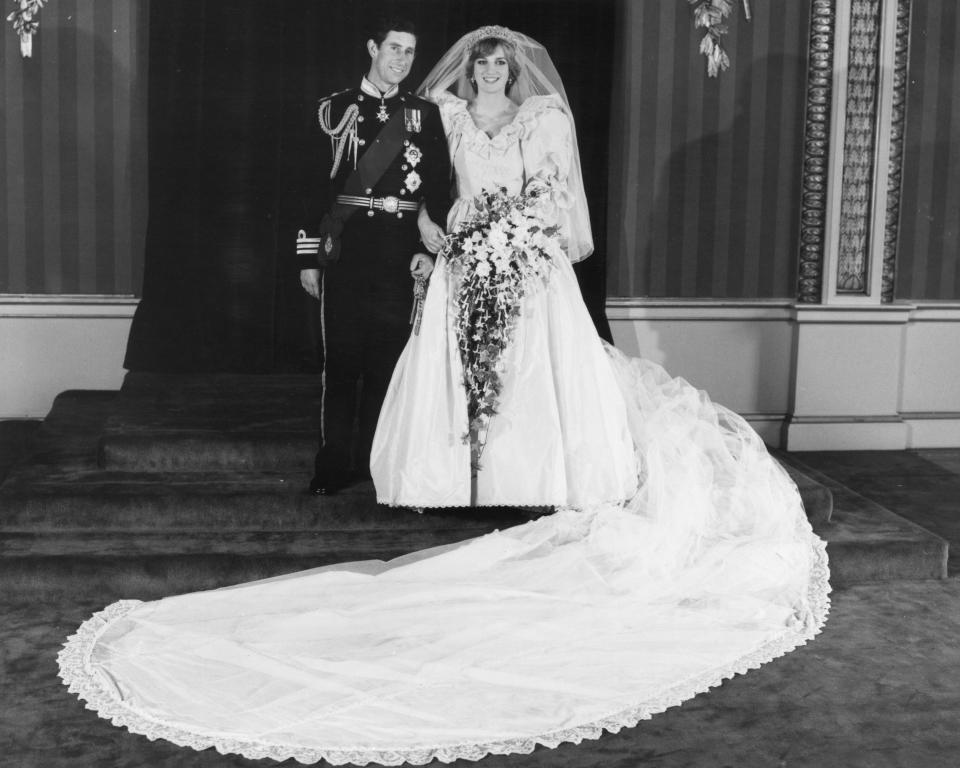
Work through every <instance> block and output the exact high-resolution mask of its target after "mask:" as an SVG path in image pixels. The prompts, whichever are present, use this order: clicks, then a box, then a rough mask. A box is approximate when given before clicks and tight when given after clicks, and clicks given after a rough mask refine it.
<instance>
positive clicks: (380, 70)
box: [367, 31, 417, 91]
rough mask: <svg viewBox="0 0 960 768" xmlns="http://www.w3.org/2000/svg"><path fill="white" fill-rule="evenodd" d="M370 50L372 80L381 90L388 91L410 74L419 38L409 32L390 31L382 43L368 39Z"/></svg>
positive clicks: (368, 77)
mask: <svg viewBox="0 0 960 768" xmlns="http://www.w3.org/2000/svg"><path fill="white" fill-rule="evenodd" d="M367 50H368V51H369V52H370V59H371V62H370V74H369V75H367V79H368V80H370V82H371V83H373V84H374V85H375V86H377V88H379V89H380V90H381V91H387V90H389V89H390V88H392V87H393V86H395V85H398V84H399V83H400V82H402V81H403V78H405V77H406V76H407V75H408V74H410V67H411V66H412V65H413V58H414V56H415V55H416V53H417V38H415V37H414V36H413V35H411V34H410V33H409V32H393V31H391V32H388V33H387V36H386V37H385V38H384V39H383V42H382V43H381V44H380V45H377V44H376V43H375V42H373V40H368V41H367Z"/></svg>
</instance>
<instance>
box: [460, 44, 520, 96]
mask: <svg viewBox="0 0 960 768" xmlns="http://www.w3.org/2000/svg"><path fill="white" fill-rule="evenodd" d="M498 45H499V46H501V47H502V48H503V58H505V59H506V60H507V68H508V69H509V70H510V79H509V80H507V87H506V89H505V90H504V93H507V94H509V93H510V88H511V87H512V86H513V84H514V83H515V82H517V78H518V77H520V63H519V62H518V61H517V47H516V46H515V45H514V44H513V43H511V42H510V41H509V40H504V39H502V38H499V37H485V38H483V39H482V40H478V41H477V42H476V43H474V44H473V46H472V47H471V48H470V53H469V55H468V56H467V61H466V63H465V64H464V67H465V69H466V73H467V80H469V81H470V86H471V87H472V88H473V92H474V93H476V92H477V84H476V83H475V82H474V79H473V65H474V64H475V63H476V61H477V59H481V58H483V57H485V56H489V55H490V54H491V53H493V52H494V51H495V50H496V48H497V46H498Z"/></svg>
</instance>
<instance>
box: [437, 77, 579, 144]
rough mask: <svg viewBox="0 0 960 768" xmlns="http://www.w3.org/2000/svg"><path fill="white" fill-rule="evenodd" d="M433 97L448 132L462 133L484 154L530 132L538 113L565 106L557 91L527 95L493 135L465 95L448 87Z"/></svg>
mask: <svg viewBox="0 0 960 768" xmlns="http://www.w3.org/2000/svg"><path fill="white" fill-rule="evenodd" d="M431 99H432V100H433V101H435V102H436V103H437V106H439V107H440V113H441V115H442V116H443V118H444V122H445V123H447V132H448V134H451V135H452V134H459V135H460V136H461V137H462V140H463V142H465V143H466V145H467V146H468V147H469V148H470V149H472V150H474V151H475V152H478V153H479V154H481V155H484V156H485V157H489V155H490V154H491V153H492V152H497V153H501V152H504V151H505V150H506V149H508V148H509V147H511V146H512V145H513V144H515V143H516V142H517V141H519V140H520V139H522V138H523V137H524V136H525V135H526V134H527V132H528V131H529V129H530V128H531V127H532V126H533V125H534V124H535V123H536V121H537V117H538V116H539V115H541V114H543V113H544V112H545V111H547V110H548V109H562V105H563V102H562V101H561V100H560V97H559V96H557V95H555V94H549V95H546V96H528V97H527V98H526V99H525V100H524V102H523V103H522V104H521V105H520V108H519V109H518V110H517V114H515V115H514V116H513V119H512V120H511V121H510V122H509V123H507V124H506V125H504V126H503V127H502V128H501V129H500V130H499V131H498V132H497V134H496V135H495V136H493V137H491V136H488V135H487V132H486V131H484V130H483V129H482V128H480V127H479V126H478V125H477V124H476V123H475V122H474V121H473V116H472V115H471V114H470V110H469V109H468V108H467V100H466V99H461V98H459V97H458V96H454V95H453V94H452V93H450V92H449V91H443V92H442V93H438V94H431Z"/></svg>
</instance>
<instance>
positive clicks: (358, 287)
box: [297, 78, 450, 482]
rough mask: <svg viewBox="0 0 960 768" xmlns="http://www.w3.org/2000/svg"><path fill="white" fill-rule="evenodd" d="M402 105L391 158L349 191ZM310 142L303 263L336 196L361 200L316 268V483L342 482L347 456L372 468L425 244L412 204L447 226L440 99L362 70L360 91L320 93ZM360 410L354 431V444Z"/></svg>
mask: <svg viewBox="0 0 960 768" xmlns="http://www.w3.org/2000/svg"><path fill="white" fill-rule="evenodd" d="M398 110H399V111H401V117H402V118H403V125H402V145H401V146H399V151H398V152H397V154H396V157H394V158H393V159H392V161H390V162H389V164H388V165H387V166H386V170H385V171H384V172H383V175H382V176H381V177H380V179H379V180H378V181H376V182H375V183H373V185H372V186H369V187H365V188H361V189H360V190H359V192H360V193H361V194H354V195H350V196H349V198H348V199H346V200H344V199H343V192H344V186H345V185H346V184H347V180H348V178H349V177H350V176H351V174H352V173H353V172H354V168H355V165H356V162H357V161H358V160H360V159H361V158H363V156H364V154H365V153H366V152H367V151H368V150H370V149H371V148H372V147H375V146H377V144H378V141H379V139H380V137H381V136H382V134H381V130H382V129H383V128H384V126H385V125H386V124H387V122H388V121H389V119H390V118H392V117H393V116H394V115H395V114H396V113H397V111H398ZM393 135H394V138H395V137H396V132H394V134H393ZM394 143H396V142H394ZM315 145H316V150H317V156H316V159H315V161H314V163H313V167H312V169H311V171H310V174H309V175H310V178H309V182H308V190H307V195H306V200H305V201H304V212H303V217H304V220H303V222H302V224H300V225H299V226H300V229H301V230H302V234H301V236H303V235H306V239H305V240H301V241H298V248H297V260H298V262H299V268H300V269H310V268H316V267H317V261H316V254H317V252H318V248H319V247H322V246H320V244H319V243H318V242H317V241H316V240H314V239H313V238H316V237H317V236H318V235H319V231H320V228H319V225H320V221H321V219H322V217H323V216H324V214H325V213H326V212H328V211H329V210H330V207H331V204H332V203H333V202H334V201H337V202H338V203H339V204H340V206H341V210H344V208H343V206H344V205H345V204H346V205H347V206H349V207H353V208H354V209H355V210H352V211H351V212H350V214H349V217H348V218H347V219H346V221H345V223H344V225H343V232H342V236H341V241H340V256H339V258H338V260H337V261H336V262H335V263H332V264H329V265H327V266H325V267H323V268H322V276H321V277H322V283H321V290H322V293H321V303H322V310H321V311H322V315H323V321H322V334H321V339H322V345H323V360H324V371H323V373H324V391H323V406H322V416H321V420H322V423H321V425H320V450H319V452H318V453H317V459H316V474H315V480H319V481H321V482H325V481H333V482H336V481H337V480H338V479H340V478H343V477H345V476H346V473H347V472H348V470H349V469H350V468H351V463H352V464H353V469H355V470H357V471H358V472H361V473H363V474H364V475H366V474H367V473H368V471H369V469H368V467H369V456H370V444H371V442H372V440H373V433H374V431H375V429H376V425H377V418H378V416H379V413H380V406H381V404H382V403H383V398H384V395H385V394H386V390H387V385H388V384H389V381H390V376H391V374H392V373H393V368H394V365H395V364H396V362H397V359H398V358H399V356H400V353H401V351H402V350H403V347H404V345H405V344H406V341H407V338H408V337H409V335H410V313H411V308H412V305H413V280H412V278H411V276H410V260H411V258H412V257H413V255H414V254H415V253H417V252H424V253H425V252H426V248H425V247H424V245H423V244H422V243H421V242H420V232H419V229H418V227H417V210H416V209H417V208H418V207H419V204H420V203H421V202H423V203H425V204H426V206H427V211H428V213H429V215H430V218H431V219H432V220H433V221H434V222H436V223H437V224H439V225H440V226H444V225H445V223H446V216H447V211H448V209H449V206H450V161H449V151H448V149H447V142H446V137H445V136H444V132H443V125H442V123H441V120H440V113H439V111H438V109H437V107H436V105H434V104H431V103H430V102H428V101H425V100H424V99H420V98H418V97H416V96H414V95H413V94H411V93H409V92H405V91H400V90H397V89H393V90H392V91H388V93H387V95H381V94H380V92H379V91H378V90H377V89H376V87H375V86H373V85H372V84H371V83H370V82H369V81H368V80H367V79H366V78H364V80H363V83H362V86H361V87H360V88H352V89H350V90H347V91H342V92H340V93H335V94H333V95H332V96H329V97H327V98H326V99H322V100H321V101H320V104H319V110H318V113H317V120H316V133H315ZM331 172H333V178H332V179H331ZM352 186H353V187H355V185H352ZM352 191H354V192H356V191H358V190H356V189H355V188H354V189H353V190H352ZM338 196H339V198H338ZM354 204H356V205H354ZM358 382H361V387H360V390H359V401H358V400H357V396H358V386H357V385H358ZM355 414H359V436H358V443H357V445H356V449H355V451H353V452H352V451H351V444H352V437H353V425H354V416H355ZM351 453H352V454H353V455H352V456H351ZM351 458H352V459H353V461H352V462H351Z"/></svg>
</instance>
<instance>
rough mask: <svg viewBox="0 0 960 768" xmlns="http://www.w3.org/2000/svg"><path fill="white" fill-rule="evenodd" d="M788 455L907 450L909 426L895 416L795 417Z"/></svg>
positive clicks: (788, 427)
mask: <svg viewBox="0 0 960 768" xmlns="http://www.w3.org/2000/svg"><path fill="white" fill-rule="evenodd" d="M785 431H786V445H785V446H784V447H785V449H786V450H788V451H896V450H903V449H904V448H906V447H907V435H908V431H909V430H908V428H907V424H906V423H905V422H904V421H903V420H901V419H900V418H898V417H896V416H892V417H891V416H833V417H828V418H813V417H797V416H793V417H791V418H790V419H789V420H788V421H787V425H786V430H785Z"/></svg>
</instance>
